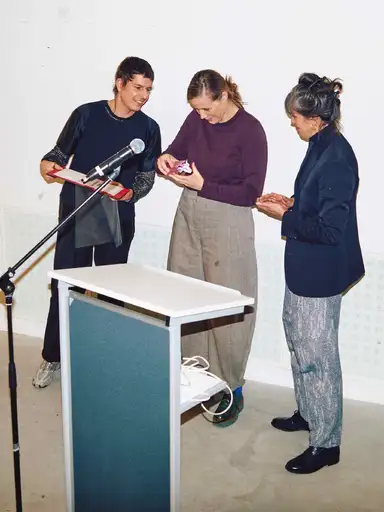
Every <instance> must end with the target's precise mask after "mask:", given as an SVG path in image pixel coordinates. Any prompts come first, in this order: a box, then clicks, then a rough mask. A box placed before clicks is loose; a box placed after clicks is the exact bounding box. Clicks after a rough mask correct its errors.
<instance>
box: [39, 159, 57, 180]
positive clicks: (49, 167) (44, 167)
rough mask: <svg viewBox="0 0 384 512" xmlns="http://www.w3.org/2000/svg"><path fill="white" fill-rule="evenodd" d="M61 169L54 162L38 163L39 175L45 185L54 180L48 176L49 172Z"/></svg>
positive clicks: (44, 161)
mask: <svg viewBox="0 0 384 512" xmlns="http://www.w3.org/2000/svg"><path fill="white" fill-rule="evenodd" d="M60 169H62V167H61V165H58V164H56V163H55V162H49V161H48V160H42V161H41V162H40V174H41V177H42V178H43V180H44V181H45V183H54V182H55V181H56V180H55V178H53V177H52V176H48V174H47V173H48V172H49V171H53V170H58V171H59V170H60Z"/></svg>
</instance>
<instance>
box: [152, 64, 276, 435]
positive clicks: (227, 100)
mask: <svg viewBox="0 0 384 512" xmlns="http://www.w3.org/2000/svg"><path fill="white" fill-rule="evenodd" d="M187 99H188V102H189V104H190V106H191V107H192V109H193V110H192V112H191V113H190V114H189V115H188V117H187V118H186V120H185V121H184V124H183V125H182V127H181V129H180V131H179V133H178V134H177V136H176V138H175V140H174V141H173V142H172V144H171V145H170V146H169V147H168V149H167V150H166V152H165V153H164V154H163V155H162V156H160V158H159V159H158V162H157V164H158V168H159V171H160V172H161V173H163V174H164V175H166V176H167V177H168V178H169V179H171V180H172V181H174V182H175V183H176V184H177V185H179V186H181V187H183V192H182V194H181V198H180V202H179V205H178V208H177V211H176V216H175V220H174V224H173V230H172V237H171V243H170V250H169V260H168V269H169V270H171V271H173V272H178V273H180V274H184V275H186V276H190V277H194V278H197V279H202V280H205V281H208V282H210V283H215V284H218V285H222V286H227V287H229V288H234V289H236V290H239V291H240V292H241V293H243V294H244V295H247V296H249V297H254V298H255V303H254V307H253V308H252V310H251V311H250V312H249V313H246V314H245V315H243V316H241V317H240V318H233V317H232V318H222V319H216V320H210V321H208V322H206V323H205V325H204V326H202V325H201V324H200V325H195V326H194V329H193V332H191V329H190V328H189V332H183V338H182V355H183V357H192V356H194V355H199V356H203V357H205V358H206V359H208V361H209V363H210V371H212V372H213V373H215V374H216V375H218V376H219V377H220V378H222V379H223V380H224V381H226V382H227V383H228V384H229V386H230V387H231V389H232V390H233V392H234V400H233V404H232V407H231V408H230V409H229V410H228V411H227V412H224V411H225V410H226V409H228V405H229V400H230V397H229V395H228V394H224V396H223V397H222V399H221V401H220V403H219V406H218V408H217V410H216V413H217V415H216V416H214V424H215V425H217V426H220V427H224V426H228V425H231V424H232V423H234V422H235V421H236V420H237V418H238V416H239V413H240V412H241V410H242V409H243V407H244V401H243V394H242V386H243V383H244V373H245V369H246V365H247V361H248V356H249V351H250V347H251V343H252V337H253V332H254V328H255V319H256V304H257V265H256V252H255V237H254V222H253V213H252V207H253V206H254V204H255V202H256V199H257V198H258V197H260V195H261V194H262V191H263V186H264V181H265V175H266V168H267V140H266V136H265V132H264V130H263V127H262V126H261V124H260V122H259V121H258V120H257V119H255V118H254V117H253V116H252V115H251V114H249V113H248V112H246V111H245V110H244V108H243V103H242V99H241V96H240V94H239V92H238V90H237V86H236V84H235V83H233V82H232V80H231V79H230V78H224V77H222V76H221V75H220V74H219V73H217V72H216V71H213V70H203V71H199V72H198V73H196V74H195V75H194V77H193V78H192V80H191V82H190V84H189V87H188V92H187ZM184 160H188V162H189V163H190V165H191V168H192V173H191V174H189V175H181V174H178V173H177V172H175V171H174V169H175V167H177V165H179V164H180V163H181V162H182V161H184ZM221 412H224V414H221Z"/></svg>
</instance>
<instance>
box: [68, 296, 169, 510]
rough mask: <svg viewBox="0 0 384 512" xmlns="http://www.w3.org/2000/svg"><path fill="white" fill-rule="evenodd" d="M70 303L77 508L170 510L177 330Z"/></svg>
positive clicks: (85, 302) (96, 303)
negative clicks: (172, 346)
mask: <svg viewBox="0 0 384 512" xmlns="http://www.w3.org/2000/svg"><path fill="white" fill-rule="evenodd" d="M124 311H127V310H122V309H121V308H111V307H110V306H106V305H105V304H104V303H103V302H101V301H89V300H87V299H86V298H84V299H82V298H81V297H78V296H76V298H74V300H73V302H72V304H71V306H70V351H71V354H70V355H71V373H72V376H71V380H72V386H71V387H72V433H73V459H74V464H73V468H74V490H75V512H169V510H170V457H169V453H170V419H169V417H170V416H169V332H168V330H167V328H166V327H164V326H160V325H153V323H147V322H145V320H143V319H141V317H140V318H139V317H137V316H135V315H134V314H130V315H132V316H129V315H127V314H126V313H125V314H124Z"/></svg>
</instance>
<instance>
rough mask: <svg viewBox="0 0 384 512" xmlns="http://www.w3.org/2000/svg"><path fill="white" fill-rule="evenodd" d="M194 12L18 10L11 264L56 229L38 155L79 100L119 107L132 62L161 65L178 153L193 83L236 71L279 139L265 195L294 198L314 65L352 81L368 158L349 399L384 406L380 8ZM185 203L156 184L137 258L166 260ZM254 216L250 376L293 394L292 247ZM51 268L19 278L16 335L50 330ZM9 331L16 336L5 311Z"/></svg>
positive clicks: (6, 251) (143, 214) (4, 124)
mask: <svg viewBox="0 0 384 512" xmlns="http://www.w3.org/2000/svg"><path fill="white" fill-rule="evenodd" d="M191 5H192V4H191V3H190V2H188V3H187V2H182V1H176V0H163V1H162V2H159V1H156V0H152V1H150V0H149V1H147V2H144V3H137V2H136V3H131V2H126V1H123V0H115V2H113V3H110V2H106V1H101V0H82V1H81V2H78V1H77V2H75V0H66V1H65V2H64V1H62V2H61V1H59V0H39V2H30V1H28V0H18V1H16V2H13V3H10V2H7V4H5V6H4V7H3V16H2V30H1V31H0V38H1V40H0V43H1V48H2V79H1V81H0V93H1V98H2V109H1V111H2V116H1V118H0V126H1V137H0V148H1V157H2V158H1V162H2V165H1V168H0V175H1V188H0V229H1V230H0V236H1V252H0V263H1V269H5V268H6V267H7V266H8V265H11V264H14V263H15V262H16V261H17V260H18V259H19V258H20V257H21V256H22V255H23V254H24V253H25V252H26V251H27V250H28V249H29V248H30V247H31V246H32V245H33V244H34V243H35V242H37V241H38V240H39V238H41V237H42V236H43V235H44V234H45V233H46V232H47V231H48V230H49V229H50V228H51V227H52V226H54V225H55V223H56V217H57V204H58V193H59V185H56V184H55V185H50V186H48V185H46V184H45V183H44V182H43V181H42V179H41V178H40V176H39V172H38V165H39V160H40V157H41V156H42V155H43V154H44V153H45V152H46V151H47V150H48V149H50V148H51V147H52V146H53V144H54V143H55V140H56V137H57V135H58V133H59V131H60V129H61V128H62V126H63V124H64V122H65V121H66V119H67V117H68V116H69V114H70V112H71V111H72V110H73V109H74V108H75V107H76V106H77V105H79V104H81V103H83V102H88V101H93V100H98V99H102V98H110V97H111V87H112V83H113V74H114V72H115V69H116V67H117V65H118V64H119V62H120V61H121V60H122V59H123V58H124V57H126V56H127V55H139V56H141V57H143V58H146V59H148V60H149V61H150V62H151V63H152V65H153V67H154V69H155V73H156V80H155V89H154V92H153V96H152V98H151V101H150V103H149V104H148V106H147V107H146V112H147V113H148V114H149V115H152V116H153V117H154V118H155V119H156V120H157V121H158V122H159V123H160V125H161V129H162V136H163V145H164V146H166V145H167V144H168V143H169V142H170V141H171V140H172V138H173V136H174V135H175V133H176V131H177V129H178V128H179V126H180V124H181V122H182V121H183V119H184V117H185V115H186V114H187V112H188V110H189V109H188V106H187V104H186V101H185V93H186V87H187V85H188V82H189V80H190V78H191V76H192V75H193V73H194V72H195V71H197V70H198V69H202V68H205V67H212V68H215V69H217V70H219V71H220V72H222V73H223V74H224V73H229V74H232V76H233V77H234V79H235V80H236V81H237V83H238V84H239V87H240V90H241V92H242V94H243V97H244V99H245V101H246V102H247V109H248V110H249V111H250V112H251V113H253V114H254V115H256V116H257V117H258V118H259V119H260V121H261V122H262V124H263V125H264V127H265V130H266V132H267V136H268V141H269V152H270V159H269V167H268V175H267V181H266V187H265V191H279V192H282V193H286V194H290V193H291V191H292V185H293V180H294V178H295V175H296V172H297V170H298V167H299V165H300V163H301V160H302V158H303V154H304V152H305V149H306V148H305V145H304V144H303V143H302V142H301V141H300V140H299V139H298V137H297V135H296V134H295V133H294V132H293V131H292V130H291V129H290V127H289V122H288V120H287V118H286V116H285V114H284V108H283V102H284V98H285V95H286V94H287V92H288V91H289V89H290V88H291V87H292V86H293V85H294V84H295V81H296V80H297V78H298V76H299V74H300V73H301V72H303V71H314V72H317V73H319V74H326V75H329V76H331V77H332V78H335V77H340V78H342V79H343V80H344V85H345V93H344V94H343V96H342V102H343V112H344V116H343V123H344V127H345V134H346V136H347V138H348V139H349V140H350V142H351V143H352V145H353V147H354V148H355V151H356V154H357V157H358V159H359V162H360V173H361V189H360V196H359V204H358V212H359V224H360V233H361V243H362V247H363V251H364V256H365V262H366V266H367V275H366V277H365V278H364V280H363V282H362V283H361V284H359V286H358V287H356V289H354V290H353V291H352V292H351V293H350V294H349V295H348V296H347V297H346V298H345V300H344V304H343V312H342V326H341V341H340V343H341V353H342V362H343V368H344V375H345V395H346V396H350V397H354V398H358V399H366V400H370V401H376V402H380V403H384V331H383V325H384V323H383V315H384V311H383V304H384V300H383V299H384V272H383V271H382V269H383V268H384V267H383V263H384V239H383V237H382V236H381V231H382V230H381V227H378V228H377V229H375V227H376V225H378V224H379V222H380V221H379V219H380V218H381V215H380V214H381V210H382V207H381V205H382V190H383V181H384V180H383V177H382V169H381V167H382V163H381V159H380V150H381V146H380V145H381V138H382V130H381V124H382V117H383V104H382V101H381V96H382V91H383V89H384V71H383V67H382V66H381V65H380V62H381V59H382V55H383V50H384V42H383V35H382V33H383V32H382V19H383V15H384V7H382V2H380V1H379V0H377V1H375V0H367V1H366V2H364V3H363V2H357V1H353V0H349V1H348V0H344V1H342V0H339V1H338V0H322V2H321V3H319V4H313V3H310V2H308V1H307V0H291V1H290V2H283V1H282V0H277V1H276V0H275V1H272V0H269V1H268V2H266V1H263V2H261V1H256V0H248V1H246V0H244V1H239V2H237V3H235V2H233V1H228V0H222V1H221V2H219V3H216V2H207V1H204V2H203V1H201V0H196V1H195V2H194V4H193V7H191ZM178 195H179V191H178V190H177V189H176V187H173V186H172V184H170V183H166V182H164V181H162V180H158V181H157V183H156V185H155V188H154V190H153V192H152V193H151V194H150V195H149V196H148V197H147V198H146V199H144V200H143V201H141V203H140V204H139V205H138V208H137V221H138V226H137V236H136V239H135V242H134V246H133V250H132V255H131V260H132V261H143V262H146V263H150V264H153V265H159V266H164V265H165V259H166V254H167V246H168V239H169V234H170V229H171V223H172V220H173V215H174V212H175V208H176V204H177V199H178ZM255 221H256V236H257V252H258V260H259V282H260V288H259V294H260V299H259V312H258V322H257V328H256V332H255V339H254V343H253V349H252V354H251V358H250V361H249V365H248V377H249V378H253V379H257V380H263V381H266V382H273V383H279V384H283V385H291V378H290V373H289V361H288V353H287V349H286V347H285V342H284V338H283V332H282V327H281V321H280V317H281V305H282V297H283V288H284V280H283V269H282V254H283V249H284V247H283V242H282V241H281V240H280V237H279V225H278V223H277V222H275V221H273V220H270V219H268V218H266V217H263V216H261V215H260V214H258V213H257V212H255ZM48 247H49V244H48V245H47V246H46V247H45V248H44V249H47V248H48ZM42 254H43V251H40V253H39V255H40V256H41V255H42ZM35 260H36V258H33V259H32V260H31V262H30V263H32V262H33V261H35ZM51 265H52V252H51V253H49V254H48V255H45V256H42V257H41V259H40V261H39V262H38V264H36V265H34V267H33V268H32V269H31V270H30V271H29V272H28V273H27V275H25V276H23V277H22V279H20V282H19V283H18V285H17V292H16V295H15V303H16V304H15V329H16V331H18V332H24V333H28V334H35V335H39V336H41V335H42V332H43V329H44V323H45V318H46V312H47V307H48V298H49V292H48V288H47V277H46V273H47V270H48V269H49V268H50V267H51ZM26 269H27V266H24V267H23V269H21V270H20V271H19V272H18V277H21V276H22V270H26ZM0 322H1V323H0V327H2V328H5V325H6V324H5V313H4V312H3V314H2V316H1V317H0Z"/></svg>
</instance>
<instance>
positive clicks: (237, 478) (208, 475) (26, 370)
mask: <svg viewBox="0 0 384 512" xmlns="http://www.w3.org/2000/svg"><path fill="white" fill-rule="evenodd" d="M39 360H40V342H39V340H36V339H32V338H27V337H22V336H16V365H17V372H18V384H19V387H18V393H19V401H18V404H19V426H20V445H21V461H22V482H23V505H24V508H23V510H24V512H64V511H65V502H64V480H63V453H62V439H61V436H62V430H61V420H62V418H61V405H60V383H59V381H56V382H54V383H53V384H52V386H51V387H49V388H47V389H45V390H36V389H34V388H33V387H32V386H31V377H32V375H33V373H34V371H35V368H36V366H37V365H38V363H39ZM0 361H1V363H0V390H2V391H1V393H0V460H1V467H0V512H8V511H9V512H11V511H12V512H13V511H14V510H15V507H14V484H13V460H12V444H11V443H12V441H11V422H10V413H9V393H8V374H7V366H8V350H7V340H6V336H5V333H0ZM245 401H246V407H245V409H244V411H243V413H242V414H241V416H240V419H239V421H238V422H237V423H236V424H235V425H233V426H232V427H230V428H228V429H222V430H221V429H217V428H214V427H212V426H211V425H210V424H209V423H208V422H207V421H205V420H204V418H202V417H201V416H195V417H193V418H192V419H188V420H186V418H183V420H184V421H183V426H182V512H216V511H220V512H248V511H252V512H290V511H292V512H293V511H295V512H301V511H302V512H355V511H356V512H357V511H359V512H363V511H367V512H368V511H384V485H383V481H384V479H383V474H384V436H383V426H384V407H380V406H376V405H372V404H366V403H360V402H352V401H346V403H345V413H344V418H345V421H344V439H343V446H342V459H341V462H340V464H338V465H337V466H333V467H332V468H325V469H323V470H322V471H320V472H318V473H315V474H313V475H308V476H297V475H291V474H289V473H287V472H286V471H285V470H284V464H285V462H286V461H287V460H288V459H290V458H291V457H293V456H295V455H297V454H299V453H300V452H301V451H303V450H304V449H305V448H306V447H307V435H306V434H305V433H294V434H288V433H282V432H278V431H277V430H275V429H273V428H272V427H271V426H270V424H269V423H270V420H271V418H272V417H273V416H275V415H277V414H289V413H291V412H292V410H293V407H294V401H293V393H292V391H290V390H287V389H285V388H279V387H274V386H267V385H261V384H257V383H248V384H247V385H246V388H245ZM90 512H91V511H90ZM106 512H111V511H106ZM135 512H139V511H135ZM154 512H156V511H154Z"/></svg>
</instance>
